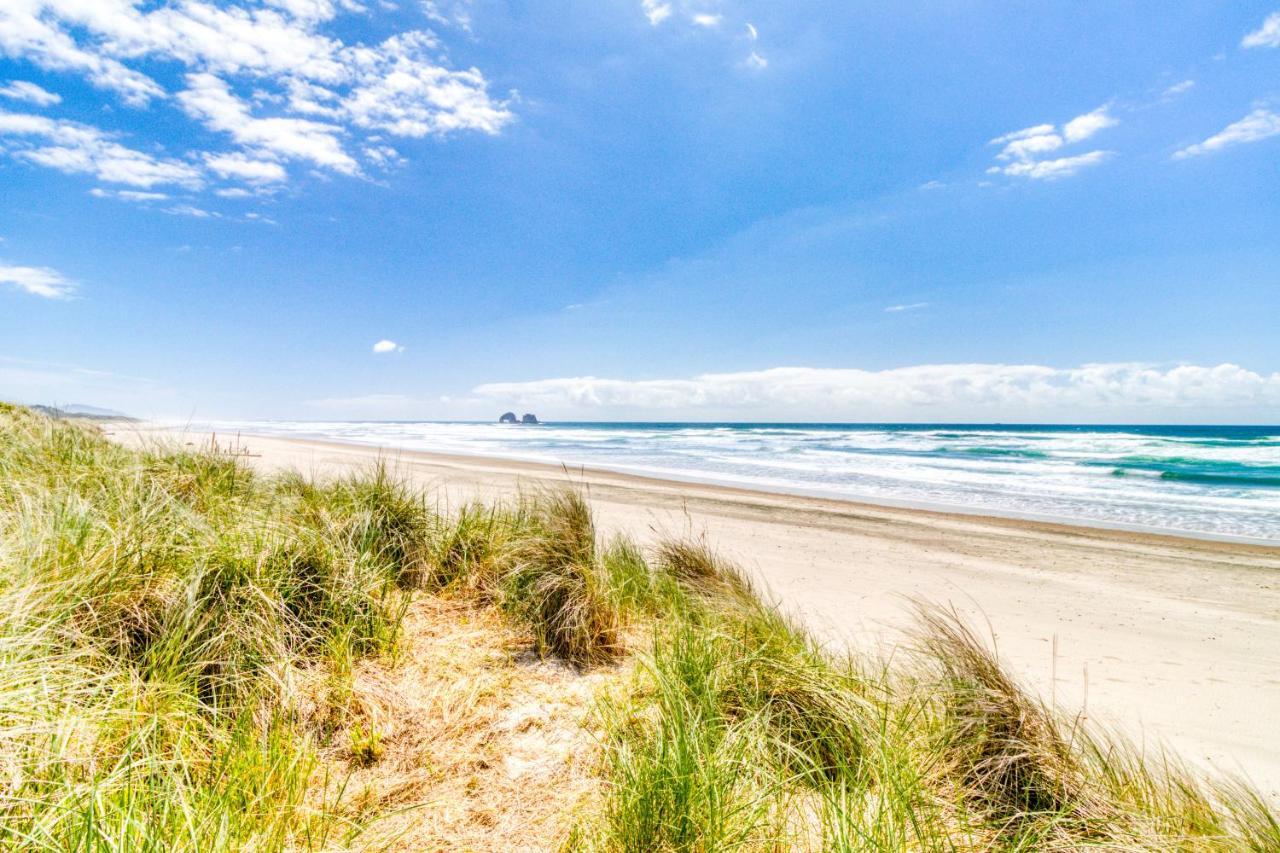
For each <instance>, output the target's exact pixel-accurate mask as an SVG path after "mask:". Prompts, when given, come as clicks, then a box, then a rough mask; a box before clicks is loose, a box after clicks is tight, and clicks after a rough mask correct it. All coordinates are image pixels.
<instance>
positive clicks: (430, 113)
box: [0, 0, 514, 183]
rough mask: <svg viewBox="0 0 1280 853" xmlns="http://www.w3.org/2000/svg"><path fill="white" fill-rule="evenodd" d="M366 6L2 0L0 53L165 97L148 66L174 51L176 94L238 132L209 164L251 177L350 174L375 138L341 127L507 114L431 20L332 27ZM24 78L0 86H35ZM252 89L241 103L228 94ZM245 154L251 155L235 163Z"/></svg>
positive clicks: (458, 14) (135, 95) (432, 124)
mask: <svg viewBox="0 0 1280 853" xmlns="http://www.w3.org/2000/svg"><path fill="white" fill-rule="evenodd" d="M448 5H449V11H448V13H447V17H448V18H449V19H450V20H452V21H453V22H454V23H456V24H458V25H460V26H464V27H465V26H467V25H468V23H469V22H468V20H467V18H466V11H465V10H466V7H467V5H468V0H455V2H452V3H450V4H448ZM441 8H442V4H440V3H435V2H426V3H425V4H424V10H425V11H426V12H427V13H428V14H433V10H434V14H435V15H436V17H441V16H445V14H446V13H444V12H443V11H441ZM365 12H367V8H366V6H365V5H364V3H362V2H357V0H218V2H213V0H182V2H174V3H159V4H156V3H143V2H141V0H7V2H3V3H0V56H7V57H11V58H13V59H16V60H21V61H26V62H30V63H32V64H33V65H35V66H37V67H40V68H43V69H46V70H55V71H63V72H72V73H78V74H81V75H83V76H84V77H86V78H87V79H88V80H89V82H91V83H92V84H94V85H96V86H100V87H102V88H105V89H109V90H113V91H115V92H116V93H118V94H119V95H120V97H121V98H122V99H123V100H124V101H125V102H126V103H128V104H130V105H132V106H137V107H141V106H145V105H146V104H147V103H148V102H149V101H151V100H153V99H162V98H166V97H168V93H167V92H166V91H165V90H164V88H163V87H161V85H160V84H159V83H158V82H157V81H156V80H154V79H152V78H151V77H149V76H148V74H147V73H146V72H149V70H150V69H152V68H155V67H158V66H159V65H160V64H161V63H165V64H168V65H170V66H172V65H174V64H176V65H177V66H178V70H180V71H182V72H184V79H185V80H186V87H185V89H184V90H183V91H181V92H180V93H178V95H177V97H178V102H179V104H180V105H181V107H182V108H183V109H184V110H185V111H186V112H187V114H188V115H189V116H190V117H191V118H193V119H195V120H197V121H199V122H201V123H203V124H204V125H205V126H206V127H208V128H210V129H211V130H214V131H217V132H219V133H224V134H227V135H228V136H229V138H230V140H231V141H232V142H233V143H234V145H235V149H234V150H231V151H217V152H212V153H211V156H212V157H217V158H226V157H235V158H239V159H238V160H227V159H219V160H212V161H211V162H214V163H220V164H221V165H222V166H224V167H225V168H224V169H222V170H219V169H216V168H215V169H214V171H215V172H216V173H217V174H219V175H221V176H223V177H231V178H237V179H242V180H247V181H248V182H250V183H253V182H259V183H261V182H263V181H265V180H268V179H269V180H271V181H279V180H282V178H281V177H280V175H281V171H282V169H283V167H282V166H281V164H282V163H285V162H287V161H300V162H305V163H308V164H310V165H314V166H318V167H320V168H323V169H328V170H332V171H335V172H339V173H342V174H348V175H358V174H360V173H361V171H362V170H361V167H360V163H359V162H358V160H357V157H358V156H360V155H361V154H363V153H365V152H368V151H374V152H381V148H380V147H378V146H375V145H371V144H369V140H365V141H363V142H361V141H360V140H357V142H356V144H354V145H351V146H348V140H349V139H350V138H351V137H355V136H362V135H367V134H368V131H371V130H377V131H380V132H383V133H389V134H392V135H396V136H407V137H415V138H420V137H424V136H428V135H446V134H449V133H453V132H457V131H480V132H482V133H488V134H493V133H497V132H499V131H500V130H501V129H502V127H504V126H505V125H506V124H507V123H509V122H510V121H512V120H514V115H513V114H512V113H511V111H510V107H509V104H508V102H504V101H500V100H496V99H494V98H492V97H490V95H489V92H488V82H487V80H486V79H485V77H484V75H483V74H482V73H481V72H480V71H479V70H478V69H476V68H466V69H460V70H455V69H452V68H450V67H448V61H447V58H446V57H447V51H446V49H445V47H444V46H443V45H442V44H440V42H439V40H438V39H437V37H436V36H435V35H433V34H432V33H430V32H428V31H424V30H407V31H402V32H398V33H396V34H394V35H392V36H390V37H389V38H386V39H384V40H383V41H381V42H380V43H377V44H372V45H369V44H364V43H358V42H348V41H344V40H343V39H341V38H338V37H335V36H334V35H333V34H332V33H333V31H334V26H332V25H333V24H334V22H335V19H336V18H337V17H338V16H339V15H340V14H343V13H365ZM29 85H30V84H16V83H15V84H13V86H11V87H9V89H6V90H3V91H5V92H9V91H10V90H13V91H14V92H18V93H19V94H22V95H25V96H27V97H28V100H30V99H31V98H33V97H39V95H38V94H37V93H36V92H35V89H32V88H27V87H28V86H29ZM14 87H18V88H17V89H14ZM36 88H38V87H36ZM40 91H43V90H40ZM250 91H252V92H253V93H254V97H253V99H252V103H249V102H247V101H246V100H242V98H241V97H240V96H238V95H237V94H236V93H237V92H250ZM46 95H49V96H51V97H56V96H53V95H52V94H51V93H46ZM251 160H252V161H256V163H257V164H256V165H244V164H246V163H248V162H249V161H251ZM268 161H276V163H275V166H274V167H273V166H267V165H263V164H264V163H265V162H268ZM369 162H370V163H371V164H373V165H375V166H381V165H385V164H386V163H387V162H388V159H387V158H386V157H385V156H381V155H380V156H377V157H371V158H370V160H369ZM237 164H240V165H241V166H242V168H240V169H239V171H240V172H243V174H240V173H237Z"/></svg>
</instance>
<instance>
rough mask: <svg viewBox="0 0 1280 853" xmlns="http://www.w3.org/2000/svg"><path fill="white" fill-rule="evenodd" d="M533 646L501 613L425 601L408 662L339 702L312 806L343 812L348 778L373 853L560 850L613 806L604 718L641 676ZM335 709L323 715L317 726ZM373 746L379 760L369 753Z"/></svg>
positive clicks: (372, 663) (371, 672) (409, 628)
mask: <svg viewBox="0 0 1280 853" xmlns="http://www.w3.org/2000/svg"><path fill="white" fill-rule="evenodd" d="M533 647H534V642H533V638H532V636H531V635H530V634H529V633H528V632H527V631H524V630H521V629H519V628H517V627H514V626H513V625H512V620H511V619H509V618H508V617H507V616H506V615H504V614H503V613H502V611H501V610H500V609H499V608H498V607H496V606H492V605H478V604H476V603H474V602H472V601H465V600H460V599H457V598H450V597H447V596H423V597H421V598H419V599H418V600H416V601H415V602H414V603H413V604H412V606H411V607H410V608H409V610H408V611H407V613H406V615H405V620H404V624H403V634H402V639H401V642H400V645H399V648H398V650H397V653H396V655H395V656H394V657H393V658H384V659H372V660H363V661H360V662H359V663H357V664H356V665H355V667H354V670H353V672H352V678H351V681H350V692H349V695H348V696H346V697H337V699H338V700H339V701H342V700H343V699H344V698H345V707H344V708H343V709H342V713H340V714H339V715H338V716H339V717H340V718H341V719H343V723H342V725H341V726H340V728H339V729H338V730H337V731H334V732H332V733H331V735H330V736H329V737H327V738H326V740H327V741H328V742H329V743H330V744H331V745H330V746H329V747H328V748H326V749H324V750H322V751H321V757H322V766H321V768H320V769H319V771H318V772H317V775H316V783H315V787H314V788H313V791H312V798H311V799H312V800H313V801H315V802H322V801H325V800H326V799H329V800H331V799H332V797H333V790H332V789H333V787H334V786H335V785H336V784H339V783H338V782H337V781H336V780H345V784H346V789H347V790H346V796H345V797H344V802H345V805H344V810H345V814H344V817H345V818H346V819H347V820H349V821H351V822H352V824H353V825H355V826H364V827H366V828H365V829H364V831H363V832H361V834H360V836H359V843H358V846H359V847H361V848H362V849H372V850H551V849H556V848H557V847H558V846H560V845H561V844H562V843H563V842H564V840H565V836H566V834H567V832H568V830H569V828H570V827H571V826H572V824H573V823H574V818H575V815H576V814H577V813H578V812H580V811H581V810H583V809H585V808H588V807H589V806H590V805H591V804H593V803H596V802H598V800H599V798H600V796H601V790H602V786H603V784H604V782H603V779H602V778H601V776H600V775H599V772H598V771H599V755H598V750H599V747H598V740H599V738H598V733H597V732H595V731H593V729H592V724H591V710H592V708H593V707H594V704H595V701H596V697H597V695H598V693H599V692H600V691H601V690H602V689H609V688H610V687H612V686H614V685H616V684H619V683H621V681H623V680H624V679H626V678H627V677H628V675H627V671H626V669H624V668H623V667H609V668H596V669H594V670H591V671H589V672H582V671H580V670H579V669H578V668H576V667H573V666H569V665H567V664H564V663H561V662H559V661H555V660H542V659H540V658H539V657H538V656H537V655H536V654H534V653H533ZM313 689H314V688H313ZM327 698H328V701H333V700H334V698H335V697H327ZM324 704H326V703H325V702H313V703H312V705H313V707H312V709H311V710H312V713H313V719H312V721H311V722H312V725H313V726H315V727H317V728H323V726H324V719H323V717H324V714H319V715H315V712H316V711H317V710H318V709H319V708H320V707H322V706H323V705H324ZM371 737H372V738H376V743H377V749H376V751H377V752H378V753H379V754H378V755H377V757H376V758H373V759H372V760H371V759H370V757H369V756H368V751H369V750H368V749H367V748H362V747H361V744H364V743H367V742H368V741H369V739H370V738H371Z"/></svg>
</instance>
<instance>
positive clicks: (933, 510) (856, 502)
mask: <svg viewBox="0 0 1280 853" xmlns="http://www.w3.org/2000/svg"><path fill="white" fill-rule="evenodd" d="M145 427H146V428H148V429H154V430H159V431H165V432H170V433H174V432H181V433H182V434H185V435H199V436H215V435H223V436H226V435H231V433H217V432H214V431H211V430H204V429H199V430H178V429H176V428H174V427H172V426H169V425H167V424H145ZM234 435H235V436H236V437H237V438H240V437H244V438H253V439H270V440H279V441H288V442H297V443H301V444H313V445H316V446H319V447H333V448H343V447H354V448H360V449H362V450H366V451H369V450H373V451H377V452H378V453H380V454H384V455H408V456H412V457H418V458H423V459H430V460H435V461H440V462H456V463H458V464H461V465H464V466H465V465H471V464H481V465H489V466H494V467H514V466H518V467H521V468H527V469H528V470H529V473H531V474H534V475H543V476H551V477H555V476H558V475H559V474H561V473H562V472H565V471H570V472H577V473H578V474H580V475H582V476H584V477H588V476H589V477H596V478H601V477H619V478H624V479H625V480H629V481H635V482H636V483H638V484H645V485H649V486H654V487H660V486H663V485H676V486H687V487H694V488H696V487H700V486H702V487H706V488H709V489H715V490H717V491H724V492H734V493H740V494H741V495H742V496H744V497H749V496H770V495H775V496H781V497H794V498H804V499H806V500H810V501H814V502H820V503H823V504H828V505H830V506H831V508H832V509H839V508H840V507H850V508H853V509H860V510H863V511H867V510H872V511H874V510H894V511H900V512H905V513H920V514H924V515H927V516H932V517H938V518H957V519H971V520H975V521H985V522H991V523H1000V522H1010V523H1012V524H1014V525H1016V526H1024V525H1031V526H1034V527H1035V528H1036V529H1044V530H1046V531H1054V530H1056V531H1057V532H1060V533H1066V534H1070V533H1071V532H1073V531H1076V530H1087V531H1089V532H1091V533H1105V532H1111V533H1118V534H1122V535H1127V536H1139V537H1150V538H1152V539H1169V540H1174V542H1173V544H1192V543H1201V542H1212V543H1221V544H1226V545H1241V546H1245V547H1249V548H1256V549H1259V553H1261V554H1263V555H1266V554H1268V553H1273V554H1280V539H1260V538H1257V537H1252V536H1238V535H1235V534H1230V533H1212V532H1202V531H1190V530H1180V529H1177V528H1168V527H1153V526H1150V525H1143V524H1130V523H1126V522H1121V521H1105V520H1100V519H1091V518H1062V517H1057V516H1052V515H1047V514H1040V513H1031V512H1027V513H1021V512H1017V511H1015V510H1003V509H993V508H990V507H983V508H982V509H980V510H973V511H966V510H965V509H964V508H962V507H958V506H954V505H951V504H943V503H929V502H927V501H914V500H909V499H902V498H885V497H878V496H874V495H862V496H854V497H843V496H840V495H835V494H832V493H831V492H827V491H823V490H821V489H805V488H801V487H791V486H785V485H774V484H769V485H764V484H761V485H750V484H745V483H742V482H740V481H734V480H731V479H717V478H714V477H700V476H692V475H690V476H683V475H680V474H677V473H670V472H647V471H644V470H643V469H639V468H628V467H626V466H617V467H611V466H605V465H596V464H588V463H569V462H553V461H543V460H538V459H531V458H529V457H526V456H501V455H493V454H487V453H465V452H460V451H439V450H420V449H416V448H407V447H398V446H396V445H390V444H376V443H373V442H362V441H343V440H341V439H336V438H320V437H315V436H301V435H298V436H295V435H279V434H274V433H259V432H244V431H237V432H235V433H234Z"/></svg>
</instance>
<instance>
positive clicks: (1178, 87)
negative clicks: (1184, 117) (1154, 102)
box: [1164, 80, 1196, 98]
mask: <svg viewBox="0 0 1280 853" xmlns="http://www.w3.org/2000/svg"><path fill="white" fill-rule="evenodd" d="M1195 86H1196V81H1195V80H1183V81H1182V82H1181V83H1174V84H1173V85H1172V86H1170V87H1169V88H1167V89H1165V90H1164V96H1165V97H1166V98H1172V97H1173V96H1174V95H1181V94H1183V93H1184V92H1190V91H1191V90H1192V89H1194V88H1195Z"/></svg>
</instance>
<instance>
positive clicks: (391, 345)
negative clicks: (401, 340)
mask: <svg viewBox="0 0 1280 853" xmlns="http://www.w3.org/2000/svg"><path fill="white" fill-rule="evenodd" d="M373 351H374V352H375V353H379V354H381V353H388V352H404V347H402V346H400V344H398V343H396V342H395V341H389V340H387V339H386V338H383V339H382V340H380V341H378V342H377V343H376V344H374V345H373Z"/></svg>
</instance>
